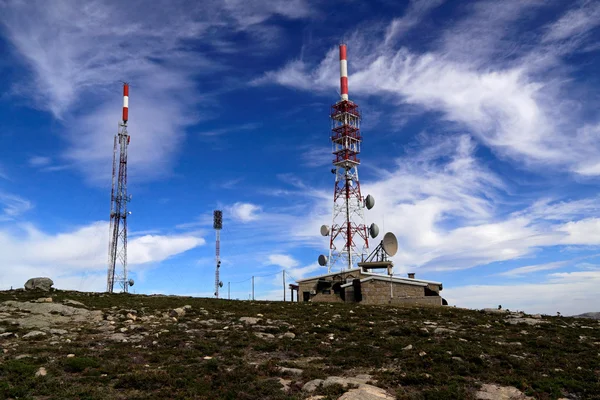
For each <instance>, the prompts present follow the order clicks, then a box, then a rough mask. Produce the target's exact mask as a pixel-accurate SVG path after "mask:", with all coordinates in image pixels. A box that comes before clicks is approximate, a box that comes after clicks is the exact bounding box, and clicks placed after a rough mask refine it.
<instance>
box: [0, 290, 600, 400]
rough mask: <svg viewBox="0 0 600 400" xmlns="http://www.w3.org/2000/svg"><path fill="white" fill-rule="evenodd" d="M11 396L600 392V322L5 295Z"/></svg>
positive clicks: (2, 337)
mask: <svg viewBox="0 0 600 400" xmlns="http://www.w3.org/2000/svg"><path fill="white" fill-rule="evenodd" d="M0 348H1V349H2V350H1V351H0V398H7V399H17V398H18V399H167V398H168V399H193V398H196V399H343V400H352V399H355V400H358V399H360V400H382V399H395V398H397V399H559V398H563V399H600V321H595V320H589V319H587V320H586V319H576V318H565V317H550V316H540V315H534V316H530V315H524V314H522V313H514V312H510V311H506V310H502V311H499V310H481V311H473V310H463V309H457V308H449V307H444V308H417V307H405V308H397V307H383V306H382V307H373V306H356V305H346V304H317V303H309V304H297V303H281V302H249V301H227V300H214V299H199V298H190V297H175V296H142V295H125V294H113V295H108V294H90V293H79V292H64V291H50V292H44V291H38V290H33V291H8V292H0Z"/></svg>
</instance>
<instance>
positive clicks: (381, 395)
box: [338, 385, 396, 400]
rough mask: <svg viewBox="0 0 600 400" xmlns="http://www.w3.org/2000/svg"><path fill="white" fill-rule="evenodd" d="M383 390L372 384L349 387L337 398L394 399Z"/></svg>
mask: <svg viewBox="0 0 600 400" xmlns="http://www.w3.org/2000/svg"><path fill="white" fill-rule="evenodd" d="M395 398H396V397H395V396H392V395H391V394H389V393H388V392H386V391H385V390H383V389H381V388H378V387H376V386H372V385H363V386H361V387H359V388H358V389H351V390H349V391H347V392H346V393H344V394H343V395H342V397H339V398H338V400H394V399H395Z"/></svg>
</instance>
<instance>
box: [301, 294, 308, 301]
mask: <svg viewBox="0 0 600 400" xmlns="http://www.w3.org/2000/svg"><path fill="white" fill-rule="evenodd" d="M309 300H310V292H302V301H309Z"/></svg>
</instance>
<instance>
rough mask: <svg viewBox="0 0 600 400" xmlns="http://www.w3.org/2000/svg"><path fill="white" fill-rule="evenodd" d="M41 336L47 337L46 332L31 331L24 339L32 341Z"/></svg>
mask: <svg viewBox="0 0 600 400" xmlns="http://www.w3.org/2000/svg"><path fill="white" fill-rule="evenodd" d="M39 336H46V332H42V331H31V332H29V333H27V334H25V335H23V339H31V338H34V337H39Z"/></svg>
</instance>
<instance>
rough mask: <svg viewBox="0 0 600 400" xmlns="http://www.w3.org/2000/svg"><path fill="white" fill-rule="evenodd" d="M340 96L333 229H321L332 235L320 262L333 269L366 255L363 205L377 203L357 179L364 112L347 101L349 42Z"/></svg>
mask: <svg viewBox="0 0 600 400" xmlns="http://www.w3.org/2000/svg"><path fill="white" fill-rule="evenodd" d="M340 86H341V99H340V101H338V102H337V103H335V104H334V105H333V106H331V114H330V117H331V125H332V129H331V132H332V133H331V142H332V146H333V151H332V153H333V155H334V156H335V158H334V160H333V165H334V167H335V168H334V169H332V170H331V172H332V173H334V174H335V185H334V191H333V218H332V224H331V229H329V227H327V226H325V225H324V226H323V227H322V228H321V234H322V235H324V236H327V235H329V257H328V258H326V259H325V258H324V256H322V257H320V258H319V263H320V264H321V265H323V266H324V265H327V270H328V272H331V270H332V268H334V267H340V269H346V268H348V269H350V268H354V266H355V265H356V263H358V262H360V261H361V260H362V259H363V258H364V257H365V255H366V253H367V251H368V248H369V237H368V231H367V227H366V225H365V217H364V210H363V208H364V207H367V208H368V209H370V208H371V207H373V205H374V201H373V198H372V197H371V196H367V199H364V198H363V197H362V194H361V192H360V182H359V180H358V166H359V165H360V159H359V158H358V155H359V154H360V145H361V142H362V136H361V133H360V120H361V115H360V112H359V110H358V105H357V104H356V103H354V102H352V101H350V100H348V64H347V59H346V45H345V44H341V45H340Z"/></svg>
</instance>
